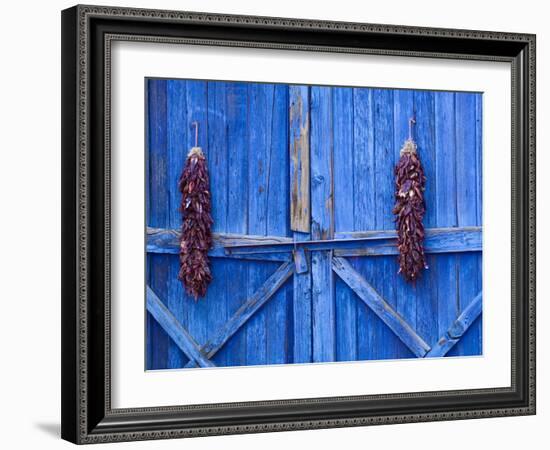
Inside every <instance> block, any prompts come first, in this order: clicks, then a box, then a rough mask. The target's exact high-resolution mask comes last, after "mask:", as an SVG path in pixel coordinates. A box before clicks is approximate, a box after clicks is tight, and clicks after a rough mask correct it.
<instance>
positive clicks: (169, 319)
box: [147, 286, 215, 367]
mask: <svg viewBox="0 0 550 450" xmlns="http://www.w3.org/2000/svg"><path fill="white" fill-rule="evenodd" d="M147 311H149V313H150V314H151V315H152V316H153V317H154V319H155V320H156V321H157V322H158V323H159V325H160V326H161V327H162V328H163V329H164V331H165V332H166V334H168V336H170V338H171V339H172V340H173V341H174V342H175V343H176V345H177V346H178V347H179V348H180V349H181V351H182V352H183V353H185V354H186V355H187V357H188V358H189V359H190V360H191V361H193V362H195V363H196V364H198V365H199V366H200V367H215V364H214V363H213V362H212V361H210V360H209V359H208V358H207V357H206V355H205V354H204V353H203V352H202V351H201V350H200V349H199V345H198V344H197V342H196V341H195V340H194V339H193V337H192V336H191V335H190V334H189V333H188V332H187V330H186V329H185V328H183V327H182V325H181V324H180V322H179V321H178V319H176V318H175V317H174V315H173V314H172V313H171V312H170V311H169V310H168V308H167V307H166V306H164V303H162V301H161V300H160V299H159V298H158V296H157V295H156V294H155V293H154V292H153V290H152V289H151V288H150V287H149V286H147Z"/></svg>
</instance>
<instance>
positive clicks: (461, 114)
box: [450, 92, 482, 356]
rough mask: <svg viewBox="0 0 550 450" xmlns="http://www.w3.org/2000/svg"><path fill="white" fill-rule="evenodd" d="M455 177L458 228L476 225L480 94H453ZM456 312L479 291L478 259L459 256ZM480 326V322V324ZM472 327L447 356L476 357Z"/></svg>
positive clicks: (477, 338) (476, 334) (477, 331)
mask: <svg viewBox="0 0 550 450" xmlns="http://www.w3.org/2000/svg"><path fill="white" fill-rule="evenodd" d="M455 95H456V122H455V123H456V125H455V126H456V133H457V135H456V140H457V144H456V153H455V157H456V173H457V180H459V181H458V182H457V213H458V223H457V225H459V226H475V225H479V224H480V222H478V221H477V217H478V205H477V203H478V198H479V195H478V188H481V186H479V184H478V178H479V177H481V173H480V172H479V173H478V169H479V170H480V169H481V168H478V164H477V160H478V157H477V145H478V138H477V136H476V129H477V126H476V116H477V114H476V97H478V96H480V95H481V94H474V93H466V92H461V93H456V94H455ZM457 265H458V268H459V271H458V280H459V286H458V288H457V290H458V297H459V303H460V304H459V309H460V311H462V310H463V309H464V308H466V307H467V306H468V302H469V301H470V299H471V298H472V297H474V296H475V295H476V294H477V293H478V292H479V291H480V290H481V276H480V274H481V255H480V254H468V255H461V256H460V257H459V260H458V264H457ZM480 322H481V321H480ZM480 322H479V324H476V325H474V326H473V327H472V328H471V329H470V331H469V332H468V334H467V335H465V336H464V337H463V338H462V339H461V341H460V343H459V344H458V345H457V346H456V347H455V348H454V349H453V351H452V352H451V353H450V355H451V354H452V355H455V354H456V355H461V356H467V355H479V354H481V351H482V346H481V332H482V330H481V323H480Z"/></svg>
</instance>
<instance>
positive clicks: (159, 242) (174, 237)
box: [146, 227, 292, 261]
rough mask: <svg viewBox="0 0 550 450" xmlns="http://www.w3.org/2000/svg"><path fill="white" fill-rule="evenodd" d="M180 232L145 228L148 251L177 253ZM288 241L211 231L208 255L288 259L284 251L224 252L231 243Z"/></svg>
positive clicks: (275, 237) (236, 257) (244, 258)
mask: <svg viewBox="0 0 550 450" xmlns="http://www.w3.org/2000/svg"><path fill="white" fill-rule="evenodd" d="M179 236H180V232H179V230H178V229H174V228H153V227H148V228H147V244H146V249H147V252H148V253H169V254H173V255H177V254H179ZM280 242H284V243H287V242H288V243H290V242H292V239H290V238H284V237H281V238H280V237H277V236H253V235H246V234H237V233H213V247H212V249H211V250H210V252H209V254H208V255H209V256H210V257H213V258H233V259H243V260H252V261H255V260H258V261H290V259H291V257H290V255H289V254H288V253H287V252H286V251H282V252H273V253H272V254H265V255H261V254H257V255H256V254H232V253H230V252H229V253H228V252H226V250H225V248H226V247H232V246H233V245H241V244H242V245H264V244H274V243H280Z"/></svg>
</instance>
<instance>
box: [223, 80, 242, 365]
mask: <svg viewBox="0 0 550 450" xmlns="http://www.w3.org/2000/svg"><path fill="white" fill-rule="evenodd" d="M226 86H227V92H226V97H227V98H226V105H227V112H226V114H227V155H228V156H227V165H228V178H227V190H228V200H227V231H228V232H229V233H238V234H247V232H248V128H247V127H248V120H249V119H248V87H247V83H227V85H226ZM225 264H226V267H227V272H228V273H229V274H230V276H229V277H228V279H227V313H228V315H229V317H231V316H232V315H233V314H235V312H236V311H237V310H238V309H239V308H240V306H241V305H242V304H243V303H244V302H245V301H246V297H247V295H246V293H247V281H248V274H247V272H248V265H249V263H247V262H241V261H236V260H235V261H226V262H225ZM219 353H220V354H225V358H226V362H227V365H228V366H243V365H245V364H246V332H243V331H240V332H238V333H237V334H235V335H234V336H233V337H232V338H231V339H230V340H229V342H228V343H227V344H226V345H225V346H224V347H222V349H221V350H220V352H219Z"/></svg>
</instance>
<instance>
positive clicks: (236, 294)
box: [210, 83, 286, 366]
mask: <svg viewBox="0 0 550 450" xmlns="http://www.w3.org/2000/svg"><path fill="white" fill-rule="evenodd" d="M226 86H227V92H226V103H227V118H226V120H227V154H228V155H229V156H228V160H227V164H228V177H227V191H228V192H227V202H228V204H227V229H226V230H224V231H226V235H227V233H234V234H239V235H246V234H247V231H248V183H246V180H247V177H248V124H249V117H248V85H247V83H227V84H226ZM216 246H217V244H215V248H214V249H213V250H212V251H211V252H210V255H211V256H214V254H216V255H218V254H220V253H221V252H223V249H222V248H221V247H219V248H216ZM283 256H286V255H283ZM225 264H226V270H227V272H226V275H227V274H229V279H228V280H227V313H228V317H232V316H233V314H235V312H236V311H237V310H238V309H239V308H240V307H241V306H242V305H243V303H244V302H245V301H246V295H243V292H246V291H247V289H248V287H247V286H248V265H249V264H250V262H249V261H246V260H244V259H241V260H239V259H235V260H230V261H226V262H225ZM221 353H225V355H226V361H227V365H228V366H244V365H246V334H245V333H238V334H236V335H234V336H233V337H232V338H231V339H230V340H229V341H228V342H227V343H226V344H225V346H224V347H223V349H222V351H221Z"/></svg>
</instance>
